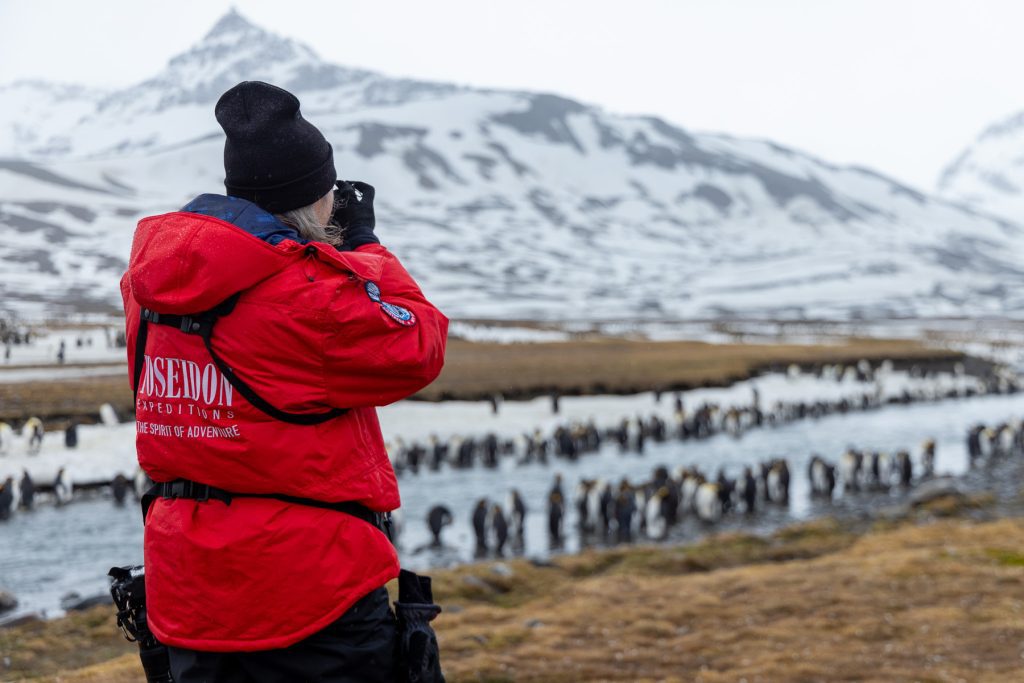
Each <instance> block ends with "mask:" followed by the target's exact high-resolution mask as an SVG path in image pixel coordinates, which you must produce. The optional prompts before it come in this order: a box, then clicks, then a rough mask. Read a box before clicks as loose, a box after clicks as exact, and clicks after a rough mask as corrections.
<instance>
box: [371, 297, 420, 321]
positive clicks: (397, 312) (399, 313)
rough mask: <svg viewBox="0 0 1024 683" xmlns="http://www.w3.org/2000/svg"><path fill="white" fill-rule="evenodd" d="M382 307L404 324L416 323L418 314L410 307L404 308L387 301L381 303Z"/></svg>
mask: <svg viewBox="0 0 1024 683" xmlns="http://www.w3.org/2000/svg"><path fill="white" fill-rule="evenodd" d="M380 307H381V309H382V310H383V311H384V312H385V313H387V314H388V315H390V316H391V317H392V318H394V319H395V320H396V321H397V322H399V323H401V324H402V325H415V324H416V316H415V315H413V312H412V311H410V310H409V309H408V308H402V307H401V306H396V305H395V304H389V303H388V302H386V301H382V302H381V303H380Z"/></svg>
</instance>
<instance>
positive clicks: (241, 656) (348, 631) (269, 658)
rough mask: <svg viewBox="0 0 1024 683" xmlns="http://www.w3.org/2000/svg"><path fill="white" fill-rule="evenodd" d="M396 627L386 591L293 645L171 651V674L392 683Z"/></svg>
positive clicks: (256, 681)
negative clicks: (229, 650) (238, 649)
mask: <svg viewBox="0 0 1024 683" xmlns="http://www.w3.org/2000/svg"><path fill="white" fill-rule="evenodd" d="M395 628H396V627H395V617H394V614H393V613H392V611H391V607H390V605H389V604H388V592H387V590H386V589H385V588H383V587H382V588H378V589H376V590H374V591H371V592H370V593H368V594H367V595H366V596H365V597H363V598H361V599H360V600H359V601H358V602H356V604H354V605H353V606H352V607H351V608H350V609H349V610H348V611H347V612H345V613H344V614H343V615H341V617H340V618H339V619H338V620H337V621H335V622H334V623H332V624H330V625H329V626H327V627H326V628H324V629H323V630H321V631H317V632H316V633H314V634H313V635H311V636H310V637H308V638H306V639H305V640H301V641H299V642H298V643H295V644H294V645H292V646H290V647H286V648H281V649H279V650H260V651H258V652H200V651H198V650H184V649H181V648H176V647H169V648H168V650H169V651H170V660H171V672H172V673H173V674H174V681H175V683H278V682H280V683H298V682H299V681H302V682H303V683H305V682H306V681H309V682H311V683H312V682H313V681H316V682H318V683H350V682H351V683H378V682H379V683H393V681H394V680H395V675H394V653H395Z"/></svg>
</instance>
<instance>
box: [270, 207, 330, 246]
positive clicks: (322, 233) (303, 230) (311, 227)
mask: <svg viewBox="0 0 1024 683" xmlns="http://www.w3.org/2000/svg"><path fill="white" fill-rule="evenodd" d="M317 203H318V202H313V203H312V204H309V205H308V206H302V207H299V208H298V209H292V210H291V211H285V212H284V213H279V214H275V216H276V217H277V219H278V220H280V221H281V222H282V223H284V224H285V225H288V226H291V227H293V228H295V229H296V230H297V231H298V232H299V236H300V237H302V238H303V239H307V240H312V241H314V242H326V243H327V244H332V245H334V246H339V245H340V244H341V242H342V230H341V228H339V227H338V226H336V225H330V224H328V225H322V224H321V223H320V221H319V220H317V217H316V211H315V210H314V208H315V207H316V205H317Z"/></svg>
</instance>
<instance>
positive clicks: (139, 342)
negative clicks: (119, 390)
mask: <svg viewBox="0 0 1024 683" xmlns="http://www.w3.org/2000/svg"><path fill="white" fill-rule="evenodd" d="M148 336H149V325H148V323H147V322H146V317H145V316H144V315H140V316H139V332H138V334H136V335H135V367H134V368H132V396H133V397H134V398H136V399H138V397H139V380H140V379H142V367H143V366H144V365H145V364H146V340H147V338H148Z"/></svg>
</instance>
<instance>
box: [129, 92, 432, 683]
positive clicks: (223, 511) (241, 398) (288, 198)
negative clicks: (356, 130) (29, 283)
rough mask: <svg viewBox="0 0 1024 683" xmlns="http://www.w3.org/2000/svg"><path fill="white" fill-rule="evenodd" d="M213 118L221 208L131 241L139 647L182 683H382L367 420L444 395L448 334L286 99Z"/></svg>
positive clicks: (251, 96) (386, 652)
mask: <svg viewBox="0 0 1024 683" xmlns="http://www.w3.org/2000/svg"><path fill="white" fill-rule="evenodd" d="M215 115H216V119H217V121H218V122H219V124H220V125H221V127H222V128H223V129H224V133H225V136H226V140H225V146H224V166H225V173H226V178H225V187H226V190H227V194H226V195H219V194H203V195H200V196H199V197H197V198H196V199H194V200H193V201H191V202H190V203H189V204H188V205H187V206H185V207H184V208H183V209H182V210H180V211H175V212H172V213H167V214H164V215H158V216H150V217H147V218H143V219H142V220H141V221H139V224H138V227H137V229H136V232H135V236H134V240H133V243H132V249H131V257H130V261H129V266H128V271H127V272H126V273H125V275H124V277H123V278H122V281H121V290H122V295H123V298H124V308H125V315H126V332H127V347H128V359H129V365H130V373H131V384H132V388H133V389H134V391H135V392H136V402H135V408H136V420H137V429H136V433H137V440H136V447H137V452H138V459H139V464H140V465H141V467H142V468H143V469H144V470H145V472H146V473H147V474H148V475H149V476H150V477H151V478H152V479H153V480H154V481H155V482H157V484H156V485H155V486H154V488H153V489H151V491H150V495H147V497H146V498H147V500H144V503H143V507H144V510H145V513H144V514H145V516H146V520H145V535H144V557H145V567H146V570H145V571H146V575H145V578H146V599H147V610H148V622H149V627H150V628H151V630H152V632H153V634H155V636H156V637H157V638H158V639H159V640H160V641H161V642H162V643H164V644H165V645H167V646H168V651H169V660H170V668H171V673H172V675H173V677H174V680H175V681H176V682H177V683H190V682H192V681H227V680H230V681H236V680H238V681H243V680H249V681H299V680H303V681H306V680H309V681H312V680H317V681H359V682H360V683H372V682H373V681H391V680H394V674H393V671H392V666H393V652H394V647H395V618H394V615H393V614H392V612H391V608H390V605H389V603H388V594H387V591H386V589H385V588H384V584H385V583H386V582H388V581H389V580H391V579H394V578H396V577H397V576H398V575H399V565H398V560H397V555H396V552H395V549H394V547H393V546H392V544H391V543H390V542H389V539H388V536H387V535H386V533H385V531H386V528H387V527H386V524H385V523H384V521H385V520H384V516H383V513H387V512H388V511H391V510H394V509H396V508H397V507H398V506H399V502H400V501H399V491H398V485H397V481H396V478H395V473H394V471H393V469H392V466H391V463H390V461H389V459H388V456H387V453H386V451H385V449H384V441H383V439H382V436H381V431H380V426H379V423H378V421H377V414H376V411H375V407H376V406H383V405H387V404H389V403H392V402H394V401H397V400H399V399H402V398H404V397H406V396H409V395H411V394H413V393H415V392H416V391H418V390H420V389H421V388H423V387H425V386H426V385H428V384H429V383H430V382H432V381H433V380H434V379H435V378H436V377H437V375H438V374H439V373H440V371H441V367H442V365H443V363H444V351H445V343H446V337H447V329H448V321H447V318H445V316H444V315H443V314H442V313H441V312H440V311H438V309H437V308H436V307H434V306H433V305H432V304H431V303H430V302H429V301H427V299H426V298H425V297H424V295H423V293H422V292H421V290H420V288H419V287H418V286H417V284H416V282H415V281H414V280H413V278H412V277H411V276H410V275H409V273H408V272H406V270H405V268H403V266H402V264H401V263H400V262H399V261H398V259H397V258H396V257H395V256H394V255H393V254H391V253H390V252H389V251H388V250H387V249H386V248H384V247H383V246H381V245H380V243H379V239H378V238H377V236H376V234H375V218H374V211H373V199H374V188H373V187H372V186H371V185H368V184H366V183H361V182H346V181H340V182H339V181H338V180H337V174H336V168H335V163H334V157H333V150H332V147H331V145H330V144H329V143H328V142H327V140H326V139H325V138H324V136H323V135H322V134H321V132H320V131H319V130H318V129H317V128H316V127H315V126H314V125H312V124H311V123H310V122H308V121H307V120H306V119H304V118H303V116H302V114H301V112H300V106H299V100H298V99H297V98H296V97H295V96H294V95H292V94H291V93H289V92H287V91H285V90H283V89H280V88H278V87H275V86H273V85H270V84H267V83H262V82H258V81H247V82H243V83H240V84H238V85H236V86H235V87H233V88H231V89H230V90H228V91H227V92H225V93H224V94H223V95H222V96H221V98H220V99H219V101H218V102H217V104H216V107H215ZM150 496H152V497H150ZM147 504H148V508H147Z"/></svg>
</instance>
